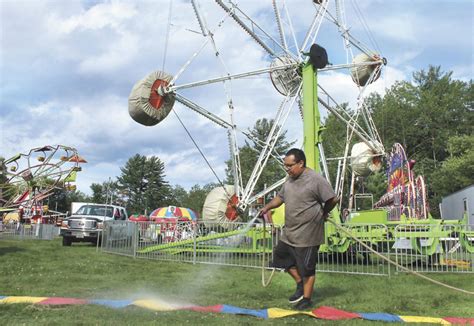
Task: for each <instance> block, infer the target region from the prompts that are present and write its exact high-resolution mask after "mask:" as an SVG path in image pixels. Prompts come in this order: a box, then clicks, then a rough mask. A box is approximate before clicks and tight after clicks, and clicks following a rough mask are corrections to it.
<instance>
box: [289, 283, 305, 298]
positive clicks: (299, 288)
mask: <svg viewBox="0 0 474 326" xmlns="http://www.w3.org/2000/svg"><path fill="white" fill-rule="evenodd" d="M303 294H304V290H303V282H299V283H298V284H297V285H296V291H295V293H294V294H293V295H292V296H291V297H289V298H288V301H289V302H290V303H298V302H300V301H301V300H303Z"/></svg>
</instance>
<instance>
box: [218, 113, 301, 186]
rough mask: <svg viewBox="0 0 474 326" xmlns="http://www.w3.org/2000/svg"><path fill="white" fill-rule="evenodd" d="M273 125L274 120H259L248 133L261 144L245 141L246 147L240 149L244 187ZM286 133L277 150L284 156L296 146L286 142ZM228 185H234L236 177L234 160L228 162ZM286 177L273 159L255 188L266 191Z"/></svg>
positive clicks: (270, 159) (277, 142) (269, 160)
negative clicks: (233, 166) (233, 168)
mask: <svg viewBox="0 0 474 326" xmlns="http://www.w3.org/2000/svg"><path fill="white" fill-rule="evenodd" d="M272 125H273V120H267V119H259V120H257V122H255V125H254V126H253V129H249V130H248V132H249V133H250V134H251V135H252V136H253V137H254V138H256V139H257V140H258V141H259V143H255V142H252V143H249V141H247V140H246V141H245V145H243V146H242V147H240V148H239V155H240V165H241V166H240V167H241V171H242V182H243V184H244V185H246V184H247V182H248V180H249V179H250V175H251V174H252V170H253V168H254V166H255V164H256V163H257V159H258V156H259V155H260V152H261V150H262V145H261V143H265V140H266V138H267V135H268V134H269V133H270V130H271V128H272ZM285 138H286V131H284V132H282V133H281V134H280V137H279V138H278V140H277V141H276V144H275V150H276V152H277V153H279V154H280V155H283V154H284V153H285V152H286V151H287V150H288V149H289V148H290V146H292V145H293V144H294V142H291V143H290V142H287V141H286V139H285ZM226 165H227V168H226V183H228V184H233V183H234V176H233V174H232V160H228V161H226ZM284 176H285V171H284V170H283V169H282V168H281V166H280V164H279V163H278V162H277V161H276V160H275V159H274V158H272V157H270V158H269V159H268V161H267V165H266V166H265V169H264V170H263V172H262V174H261V176H260V178H259V180H258V181H257V184H256V186H255V190H256V191H261V190H263V189H264V187H265V185H267V186H270V185H272V184H273V183H275V182H277V181H278V180H280V179H281V178H283V177H284Z"/></svg>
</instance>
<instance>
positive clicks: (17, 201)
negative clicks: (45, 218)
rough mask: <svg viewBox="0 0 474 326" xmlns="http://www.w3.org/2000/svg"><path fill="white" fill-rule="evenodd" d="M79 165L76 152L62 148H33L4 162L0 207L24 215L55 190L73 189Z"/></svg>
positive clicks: (60, 146) (79, 168) (0, 183)
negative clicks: (23, 212)
mask: <svg viewBox="0 0 474 326" xmlns="http://www.w3.org/2000/svg"><path fill="white" fill-rule="evenodd" d="M80 163H86V161H85V160H84V159H83V158H82V157H80V156H79V155H78V153H77V150H76V149H75V148H72V147H68V146H63V145H57V146H49V145H47V146H43V147H36V148H32V149H30V150H29V151H28V152H26V153H20V154H17V155H15V156H13V157H11V158H9V159H6V160H5V161H3V162H2V166H1V169H0V172H1V177H2V181H0V206H1V207H3V208H23V209H24V211H25V212H27V213H28V212H30V211H31V209H33V208H35V209H36V207H37V206H39V205H41V203H42V201H43V200H44V199H46V198H47V197H49V196H50V195H52V194H53V192H54V190H55V189H58V188H63V189H67V190H74V189H75V187H76V186H75V181H76V174H77V172H79V171H81V167H80Z"/></svg>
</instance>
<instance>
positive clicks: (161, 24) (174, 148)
mask: <svg viewBox="0 0 474 326" xmlns="http://www.w3.org/2000/svg"><path fill="white" fill-rule="evenodd" d="M225 2H227V1H225ZM235 2H237V3H238V5H239V8H240V9H241V10H242V11H243V12H244V13H245V14H246V15H248V16H249V17H252V18H253V19H254V21H255V22H256V23H257V24H258V26H260V27H261V28H262V29H263V30H265V31H266V32H267V34H268V35H271V36H272V37H274V38H275V39H279V36H278V29H277V24H276V23H275V16H274V11H273V8H272V5H271V1H253V0H244V1H235ZM170 3H172V4H171V8H170ZM197 3H198V5H199V8H200V12H201V16H202V17H203V18H204V20H205V23H206V26H208V28H209V30H211V31H213V36H214V40H215V44H216V49H217V52H218V56H216V51H215V49H214V48H213V46H212V42H208V43H207V44H206V45H205V46H204V47H202V45H203V43H204V42H205V40H206V38H204V37H203V36H202V35H201V34H200V33H199V31H200V28H199V24H198V21H197V19H196V15H195V13H194V11H193V7H192V5H191V1H184V0H183V1H177V0H174V1H172V2H170V1H169V0H154V1H152V0H138V1H131V0H127V1H125V0H124V1H98V0H97V1H96V0H82V1H80V0H68V1H62V0H61V1H60V0H54V1H49V0H48V1H46V0H0V33H1V34H0V35H1V36H0V112H1V114H0V156H3V157H5V158H9V157H11V156H14V155H15V154H17V153H25V152H28V151H29V149H31V148H34V147H40V146H44V145H58V144H61V145H67V146H70V147H74V148H76V149H77V151H78V152H79V154H80V155H81V156H82V157H84V158H85V159H86V160H87V161H88V163H87V164H84V165H83V170H82V172H81V173H80V174H79V176H78V180H77V186H78V189H79V190H80V191H82V192H85V193H88V194H90V193H91V190H90V185H91V184H92V183H102V182H104V181H107V180H109V178H111V179H115V178H116V177H117V176H118V175H120V173H121V172H120V168H121V167H123V166H125V163H126V162H127V160H128V159H129V158H130V157H132V156H133V155H135V154H140V155H145V156H152V155H154V156H158V157H159V158H160V159H161V160H162V161H163V162H164V163H165V175H166V176H165V179H166V180H168V182H169V183H170V184H171V185H181V186H183V187H184V188H186V189H189V188H190V187H191V186H193V185H195V184H200V185H204V184H206V183H209V182H216V181H217V180H216V178H215V176H214V175H213V173H212V172H211V170H210V169H209V167H208V166H207V165H206V163H205V161H204V159H203V157H202V156H201V155H200V154H199V151H198V149H197V148H196V146H195V145H194V144H193V142H192V141H191V139H190V137H189V136H188V134H187V132H186V130H185V129H184V128H183V127H182V126H181V124H180V122H179V120H178V118H177V116H179V117H180V119H181V120H182V121H183V123H184V125H185V127H186V129H187V130H188V131H189V133H190V134H191V135H192V137H193V139H194V140H195V142H196V143H197V144H198V147H199V149H200V150H201V151H202V153H203V154H204V156H205V158H206V159H207V160H208V161H209V162H210V164H211V166H212V167H213V169H214V170H215V171H216V173H217V174H218V176H219V178H220V179H224V178H225V172H224V171H225V161H226V160H227V159H228V158H229V146H228V138H227V132H226V129H224V128H222V127H220V126H218V125H216V124H215V123H213V122H211V121H209V120H208V119H206V118H204V117H202V116H200V115H198V114H197V113H195V112H192V111H191V110H189V109H187V108H186V107H184V106H182V105H181V104H179V103H175V105H174V106H173V111H174V112H176V114H174V113H173V112H171V113H170V114H169V115H168V117H167V118H166V119H164V120H163V121H162V122H161V123H160V124H158V125H156V126H152V127H147V126H143V125H141V124H138V123H137V122H135V121H134V120H132V119H131V118H130V115H129V113H128V96H129V95H130V91H131V89H132V87H133V86H134V84H135V83H136V82H138V81H139V80H141V79H142V78H144V77H145V76H147V75H148V74H150V73H152V72H154V71H165V72H166V73H168V74H170V75H171V76H173V77H174V76H177V75H178V78H177V79H176V85H182V84H185V83H189V82H195V81H200V80H207V79H211V78H215V77H220V76H222V75H223V74H224V75H225V74H229V73H230V74H236V73H241V72H247V71H253V70H256V69H262V68H267V67H269V66H270V64H271V61H272V58H271V57H270V56H269V55H268V54H267V53H266V52H265V51H263V50H262V48H261V47H260V46H259V45H258V44H257V43H256V42H255V41H254V40H253V39H252V38H251V37H250V36H249V35H248V34H247V33H246V32H245V31H243V30H242V29H241V28H239V26H238V25H237V24H236V23H235V22H234V21H233V20H232V19H230V18H229V17H226V15H225V12H224V11H223V10H222V9H221V8H220V7H219V6H218V5H217V4H216V3H215V2H214V1H210V0H200V1H197ZM277 3H278V4H279V10H280V13H281V15H282V26H283V28H284V31H285V37H286V39H287V43H288V44H289V48H290V50H291V51H293V53H296V47H295V46H294V43H295V42H294V41H293V40H294V39H295V40H296V43H297V44H298V47H301V44H302V41H303V39H304V37H305V35H306V32H307V30H308V28H309V26H310V25H311V22H312V19H313V17H314V14H315V13H316V10H317V8H318V7H317V6H314V5H313V4H312V1H309V0H291V1H286V9H287V10H285V8H284V7H283V1H277ZM344 3H345V7H344V11H342V13H343V14H344V16H345V21H346V26H347V27H348V28H349V30H350V32H351V34H352V35H354V36H355V37H356V38H357V39H359V40H361V41H362V42H363V43H364V44H366V45H368V46H369V47H370V48H371V49H373V50H374V51H375V52H377V53H380V55H381V56H383V57H385V58H386V59H387V61H388V64H387V66H386V67H384V70H383V72H382V75H381V77H380V78H379V79H378V80H377V81H376V82H375V83H373V84H371V85H370V86H369V87H368V88H367V89H366V90H365V93H364V96H367V95H368V94H370V92H378V93H379V94H381V95H383V94H384V93H385V91H386V90H387V89H388V88H390V87H391V86H392V85H393V84H394V83H395V82H396V81H402V80H404V81H408V82H410V81H411V80H412V74H413V72H415V71H419V70H420V69H425V70H427V69H428V67H429V65H435V66H441V69H442V71H445V72H447V71H452V76H453V78H456V79H460V80H464V81H469V80H471V79H472V78H473V71H474V69H473V61H474V60H473V53H474V52H473V50H474V47H473V38H472V35H473V34H474V33H473V32H474V30H473V15H474V2H473V1H470V0H451V1H434V0H411V1H409V0H401V1H390V0H364V1H356V0H347V1H344ZM329 10H331V11H333V12H334V2H333V1H330V4H329ZM286 13H288V14H289V15H286ZM288 17H290V19H289V18H288ZM290 22H291V24H290ZM290 27H292V29H293V30H294V33H291V32H290V31H291V28H290ZM293 35H294V37H293ZM266 42H268V39H266ZM315 42H316V43H318V44H320V45H322V46H323V47H324V48H325V49H326V50H327V52H328V57H329V62H330V63H332V64H344V63H346V62H347V61H348V60H349V62H350V61H351V60H352V57H351V53H349V54H348V52H346V49H345V47H344V43H343V40H342V38H341V36H340V33H339V32H338V30H337V28H336V27H335V26H334V25H333V24H331V22H329V21H328V20H324V21H323V22H322V24H321V27H320V29H319V32H318V34H317V36H316V39H315ZM200 48H202V50H201V51H200V52H199V53H198V55H196V56H195V57H194V59H192V58H193V55H194V54H195V53H196V52H197V51H198V50H199V49H200ZM357 53H358V52H357V50H356V49H354V51H353V54H354V55H356V54H357ZM190 59H192V60H190ZM188 61H189V62H190V63H189V65H187V66H186V67H185V69H184V70H183V72H182V73H178V72H179V71H180V70H181V69H182V68H183V67H184V66H185V65H186V63H187V62H188ZM318 80H319V82H320V83H321V85H322V86H323V87H324V88H325V89H327V90H328V91H329V93H330V94H331V95H332V96H333V97H334V98H335V99H336V100H337V101H338V102H339V103H343V102H348V103H349V105H350V106H351V107H354V106H355V105H356V101H357V96H358V94H359V90H358V88H357V86H356V85H355V84H354V83H353V82H352V80H351V77H350V74H349V71H345V70H335V71H329V72H321V73H320V74H319V77H318ZM178 93H179V94H180V95H182V96H185V97H186V98H188V99H190V100H192V101H193V102H195V103H197V104H199V105H200V106H201V107H203V108H205V109H206V110H208V111H210V112H212V113H214V114H216V115H219V116H220V117H223V118H224V119H226V121H230V120H229V115H228V106H227V99H229V98H231V99H232V102H233V104H234V114H233V118H234V122H235V124H236V125H237V127H238V128H239V129H240V130H247V129H248V128H251V127H252V126H253V124H254V123H255V121H256V120H257V119H260V118H267V119H272V118H274V117H275V115H276V112H277V108H278V105H279V103H280V102H281V101H282V99H283V97H282V96H281V95H280V94H279V93H277V92H276V91H275V89H274V87H273V86H272V83H271V80H270V78H269V75H268V74H264V75H259V76H255V77H248V78H244V79H239V80H235V81H233V82H232V83H226V84H225V85H224V83H216V84H212V85H206V86H201V87H193V88H189V89H183V90H180V91H178ZM325 114H326V113H325V112H322V115H323V116H324V115H325ZM284 129H285V130H288V133H287V138H288V139H289V140H295V141H296V143H297V144H300V143H301V119H300V117H299V114H298V112H297V109H295V110H293V111H292V112H290V116H289V118H288V121H287V122H286V124H285V127H284ZM237 139H238V143H239V145H242V144H243V143H244V137H243V136H242V135H241V134H240V133H239V136H238V138H237Z"/></svg>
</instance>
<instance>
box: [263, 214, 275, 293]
mask: <svg viewBox="0 0 474 326" xmlns="http://www.w3.org/2000/svg"><path fill="white" fill-rule="evenodd" d="M262 221H263V246H262V247H263V253H262V285H263V287H264V288H266V287H267V286H269V285H270V283H271V282H272V278H273V274H275V270H276V268H272V272H271V274H270V277H269V278H268V280H267V281H265V248H266V247H265V246H266V242H267V237H266V234H267V227H266V222H265V217H263V216H262Z"/></svg>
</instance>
